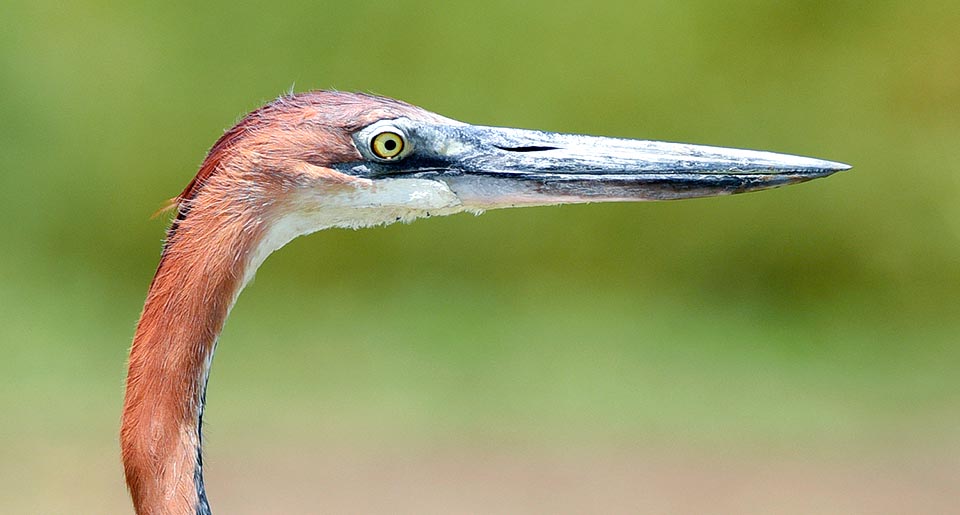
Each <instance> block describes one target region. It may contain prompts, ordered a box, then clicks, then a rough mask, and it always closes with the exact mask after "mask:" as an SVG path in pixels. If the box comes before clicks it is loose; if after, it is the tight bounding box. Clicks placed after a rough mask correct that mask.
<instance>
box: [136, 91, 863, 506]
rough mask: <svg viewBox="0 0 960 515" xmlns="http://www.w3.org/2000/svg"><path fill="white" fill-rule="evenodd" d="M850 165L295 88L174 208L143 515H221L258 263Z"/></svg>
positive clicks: (794, 178)
mask: <svg viewBox="0 0 960 515" xmlns="http://www.w3.org/2000/svg"><path fill="white" fill-rule="evenodd" d="M848 168H850V167H849V166H848V165H846V164H843V163H837V162H831V161H825V160H821V159H814V158H809V157H800V156H793V155H787V154H778V153H771V152H761V151H753V150H740V149H731V148H722V147H711V146H701V145H689V144H680V143H666V142H659V141H649V140H634V139H621V138H610V137H598V136H587V135H579V134H560V133H553V132H543V131H536V130H526V129H515V128H502V127H489V126H479V125H470V124H466V123H463V122H459V121H456V120H453V119H450V118H446V117H443V116H440V115H437V114H434V113H432V112H430V111H427V110H425V109H422V108H419V107H416V106H413V105H410V104H407V103H404V102H401V101H398V100H393V99H390V98H386V97H380V96H374V95H370V94H362V93H347V92H337V91H311V92H305V93H299V94H292V93H291V94H288V95H284V96H282V97H280V98H278V99H277V100H275V101H273V102H271V103H268V104H266V105H264V106H263V107H260V108H259V109H256V110H254V111H252V112H251V113H249V114H248V115H247V116H245V117H244V118H243V119H241V120H240V121H239V122H238V123H237V124H236V125H235V126H234V127H232V128H231V129H228V130H227V131H225V133H224V134H223V135H222V136H221V137H220V139H219V140H218V141H217V142H216V143H215V144H214V145H213V147H212V148H211V149H210V151H209V152H208V154H207V156H206V158H205V159H204V160H203V162H202V164H201V166H200V169H199V171H198V172H197V174H196V176H195V177H194V178H193V180H191V181H190V183H189V184H188V185H187V186H186V188H185V189H184V190H183V191H182V192H181V193H180V194H179V195H178V196H177V197H176V198H174V199H173V200H172V201H171V205H170V206H169V207H170V208H171V209H173V210H175V215H174V216H173V220H172V222H171V223H170V226H169V228H168V229H167V233H166V238H165V241H164V244H163V249H162V253H161V257H160V261H159V265H158V266H157V270H156V273H155V275H154V277H153V280H152V282H151V283H150V286H149V289H148V292H147V297H146V301H145V303H144V307H143V311H142V313H141V316H140V319H139V322H138V324H137V326H136V331H135V335H134V338H133V344H132V346H131V349H130V356H129V370H128V375H127V381H126V393H125V398H124V403H123V414H122V422H121V430H120V444H121V451H122V461H123V467H124V473H125V478H126V483H127V487H128V489H129V492H130V495H131V497H132V500H133V505H134V507H135V509H136V512H137V513H138V514H139V515H186V514H199V515H204V514H209V513H210V505H209V503H208V500H207V496H206V493H205V491H204V485H203V459H202V455H201V452H200V450H201V441H202V437H201V431H200V429H201V426H202V419H203V412H204V400H205V393H206V387H207V378H208V373H209V370H210V363H211V360H212V358H213V355H214V350H215V347H216V345H217V340H218V337H219V334H220V332H221V330H222V329H223V326H224V323H225V321H226V319H227V316H228V314H229V312H230V310H231V308H232V307H233V305H234V303H235V302H236V300H237V297H238V296H239V294H240V292H241V290H242V289H243V288H244V286H245V285H246V284H247V283H248V282H249V281H250V279H251V278H252V277H253V275H254V273H255V272H256V270H257V268H258V267H259V266H260V265H261V264H262V263H263V261H264V260H265V259H266V258H267V256H269V255H270V254H271V253H272V252H274V251H275V250H277V249H279V248H281V247H283V246H284V245H285V244H286V243H288V242H289V241H291V240H292V239H294V238H296V237H298V236H301V235H305V234H309V233H312V232H315V231H319V230H322V229H328V228H335V227H336V228H354V229H357V228H362V227H371V226H379V225H386V224H391V223H394V222H410V221H412V220H415V219H418V218H424V217H430V216H444V215H451V214H454V213H460V212H472V213H481V212H483V211H485V210H489V209H497V208H508V207H523V206H542V205H555V204H577V203H590V202H618V201H619V202H624V201H642V200H667V199H683V198H693V197H706V196H714V195H725V194H733V193H741V192H748V191H755V190H763V189H768V188H773V187H777V186H783V185H788V184H794V183H800V182H805V181H809V180H811V179H816V178H819V177H825V176H828V175H831V174H833V173H835V172H838V171H841V170H846V169H848Z"/></svg>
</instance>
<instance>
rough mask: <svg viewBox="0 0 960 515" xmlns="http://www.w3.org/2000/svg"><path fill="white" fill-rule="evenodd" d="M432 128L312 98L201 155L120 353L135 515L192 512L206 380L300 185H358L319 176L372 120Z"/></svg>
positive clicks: (260, 114) (410, 112)
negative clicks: (228, 323) (254, 261)
mask: <svg viewBox="0 0 960 515" xmlns="http://www.w3.org/2000/svg"><path fill="white" fill-rule="evenodd" d="M398 116H420V117H425V118H428V119H430V118H432V116H431V115H429V114H426V112H425V111H422V110H421V109H418V108H415V107H413V106H409V105H407V104H403V103H401V102H397V101H393V100H387V99H382V98H378V97H372V96H367V95H357V94H347V93H336V92H315V93H309V94H303V95H298V96H294V97H284V98H280V99H278V100H277V101H275V102H273V103H271V104H269V105H267V106H265V107H262V108H260V109H257V110H256V111H253V112H252V113H250V114H249V115H248V116H246V117H245V118H244V119H243V120H241V121H240V122H239V123H238V124H237V125H236V126H234V127H233V128H232V129H230V130H228V131H227V132H226V133H225V134H224V135H223V136H222V137H221V138H220V139H219V141H217V143H216V144H215V145H214V146H213V148H212V149H211V150H210V152H209V154H208V156H207V158H206V159H205V160H204V162H203V164H202V165H201V166H200V171H199V172H198V173H197V175H196V177H195V178H194V179H193V180H192V181H191V182H190V184H189V185H188V186H187V187H186V189H184V191H183V193H181V194H180V195H179V196H178V197H177V198H176V199H175V202H176V209H177V213H176V220H175V221H174V223H173V224H172V225H171V227H170V229H169V231H168V234H167V241H166V243H165V246H164V251H163V255H162V257H161V260H160V265H159V267H158V269H157V272H156V275H155V276H154V278H153V282H152V284H151V285H150V290H149V293H148V294H147V300H146V303H145V305H144V309H143V313H142V315H141V317H140V322H139V324H138V325H137V330H136V334H135V336H134V340H133V346H132V348H131V351H130V362H129V374H128V377H127V390H126V399H125V401H124V409H123V423H122V429H121V445H122V452H123V463H124V468H125V472H126V478H127V485H128V486H129V488H130V492H131V494H132V496H133V499H134V503H135V506H136V508H137V512H138V513H139V514H141V515H143V514H181V513H196V511H197V506H198V505H204V504H205V500H204V499H201V498H200V497H201V496H202V495H203V494H202V488H199V487H198V486H200V485H198V482H199V481H200V470H199V469H198V467H199V466H200V461H199V460H200V455H199V448H200V433H199V420H200V416H201V413H202V405H203V399H202V397H203V393H204V388H205V382H206V371H207V367H208V364H209V360H210V359H211V356H212V353H213V347H214V345H215V342H216V339H217V335H218V334H219V333H220V331H221V329H222V328H223V324H224V321H225V320H226V317H227V313H228V311H229V310H230V307H231V306H232V304H233V302H234V299H235V297H236V295H237V294H238V293H239V290H240V288H241V287H242V281H243V279H244V274H245V273H246V269H247V266H248V265H249V259H250V256H251V253H252V252H253V251H254V249H255V248H256V246H257V244H258V243H259V241H260V239H261V238H262V237H263V235H264V231H265V230H266V228H267V227H268V226H269V225H270V224H271V223H272V222H273V220H275V219H276V218H277V217H278V216H280V214H281V211H282V210H283V209H285V206H284V203H285V202H286V201H287V199H288V196H289V194H290V193H291V192H293V191H296V190H297V189H299V188H302V187H304V185H307V184H310V185H313V186H317V187H321V188H323V187H326V188H330V189H331V190H332V189H336V188H337V187H339V186H341V185H343V184H346V183H350V182H354V181H358V180H359V179H357V178H355V177H350V176H347V175H344V174H342V173H340V172H337V171H334V170H332V169H330V168H327V166H328V165H329V164H331V163H334V162H340V161H348V160H355V159H358V158H359V157H360V155H359V153H358V152H357V150H356V148H355V147H354V145H353V143H352V140H351V139H350V132H351V131H352V130H355V129H356V128H357V127H361V126H364V125H367V124H369V123H372V122H373V121H376V120H378V119H382V118H390V117H398Z"/></svg>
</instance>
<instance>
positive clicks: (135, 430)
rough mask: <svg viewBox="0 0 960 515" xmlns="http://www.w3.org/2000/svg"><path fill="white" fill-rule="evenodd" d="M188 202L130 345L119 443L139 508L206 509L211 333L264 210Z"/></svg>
mask: <svg viewBox="0 0 960 515" xmlns="http://www.w3.org/2000/svg"><path fill="white" fill-rule="evenodd" d="M242 212H244V211H243V210H241V209H223V206H220V208H218V209H212V208H204V207H203V206H202V205H196V206H194V207H193V208H192V209H191V210H190V212H189V213H184V212H181V215H180V216H179V217H178V220H177V221H175V222H174V225H173V226H172V227H171V229H170V232H169V233H168V238H167V244H166V246H165V248H164V252H163V256H162V257H161V260H160V265H159V267H158V269H157V273H156V275H155V276H154V279H153V282H152V284H151V286H150V290H149V292H148V294H147V299H146V303H145V305H144V308H143V313H142V314H141V316H140V321H139V323H138V324H137V330H136V334H135V336H134V340H133V346H132V348H131V350H130V362H129V372H128V376H127V388H126V397H125V399H124V410H123V421H122V427H121V436H120V439H121V447H122V451H123V464H124V470H125V473H126V480H127V485H128V488H129V489H130V493H131V496H132V497H133V503H134V506H135V508H136V511H137V513H138V514H139V515H153V514H157V515H159V514H163V515H181V514H183V515H187V514H189V515H194V514H205V513H209V506H208V505H207V500H206V495H205V493H204V489H203V474H202V472H203V471H202V459H201V455H200V445H201V435H200V425H201V419H202V417H203V405H204V396H205V392H206V382H207V374H208V372H209V368H210V362H211V359H212V358H213V352H214V348H215V345H216V341H217V337H218V336H219V334H220V331H221V330H222V328H223V325H224V322H225V321H226V318H227V314H228V313H229V311H230V308H231V307H232V306H233V303H234V301H235V299H236V297H237V295H238V294H239V293H240V290H241V289H242V287H243V283H244V279H245V278H246V276H247V275H248V274H247V268H248V267H249V266H250V261H251V259H250V255H251V253H252V252H253V249H254V248H255V246H256V245H257V242H258V241H259V240H260V237H261V234H262V230H261V225H262V223H261V219H260V218H258V217H256V216H254V215H250V214H247V215H237V214H235V213H242Z"/></svg>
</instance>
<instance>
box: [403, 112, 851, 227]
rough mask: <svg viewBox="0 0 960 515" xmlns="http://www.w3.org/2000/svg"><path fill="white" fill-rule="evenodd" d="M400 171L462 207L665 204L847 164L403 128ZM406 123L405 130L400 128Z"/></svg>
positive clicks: (517, 132)
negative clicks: (447, 192) (408, 147)
mask: <svg viewBox="0 0 960 515" xmlns="http://www.w3.org/2000/svg"><path fill="white" fill-rule="evenodd" d="M394 125H395V126H396V127H399V128H400V129H401V130H404V131H405V132H406V133H407V136H408V138H410V140H411V143H412V145H413V149H412V153H411V155H410V156H409V157H408V158H407V159H406V160H407V161H408V162H407V163H402V162H399V163H397V165H396V167H397V168H399V169H395V170H394V171H393V172H392V173H391V172H389V171H388V172H387V173H388V174H390V175H393V173H397V172H400V173H402V174H404V175H407V176H410V175H409V174H412V175H414V176H418V177H425V176H432V177H434V178H436V179H437V180H440V181H443V182H445V183H446V184H447V185H448V186H449V187H450V189H451V190H452V191H453V192H454V193H455V194H456V195H457V196H458V197H460V199H461V202H463V204H464V206H465V207H468V208H475V209H492V208H497V207H510V206H522V205H544V204H566V203H581V202H617V201H621V202H622V201H640V200H666V199H680V198H693V197H706V196H714V195H725V194H733V193H743V192H747V191H754V190H762V189H768V188H774V187H777V186H784V185H787V184H795V183H800V182H805V181H809V180H812V179H817V178H820V177H826V176H828V175H831V174H833V173H835V172H838V171H842V170H847V169H849V168H850V166H849V165H846V164H843V163H836V162H832V161H824V160H820V159H813V158H809V157H800V156H793V155H787V154H775V153H771V152H760V151H754V150H740V149H732V148H721V147H708V146H700V145H687V144H681V143H665V142H660V141H645V140H630V139H619V138H604V137H596V136H584V135H577V134H558V133H550V132H541V131H533V130H523V129H510V128H500V127H483V126H473V125H422V124H418V123H415V122H414V123H410V124H406V123H404V121H403V120H395V121H394ZM404 125H406V126H404Z"/></svg>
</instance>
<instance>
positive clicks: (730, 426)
mask: <svg viewBox="0 0 960 515" xmlns="http://www.w3.org/2000/svg"><path fill="white" fill-rule="evenodd" d="M958 26H960V10H958V9H957V8H956V2H955V0H949V1H926V2H920V3H906V2H895V1H885V0H881V1H878V2H872V3H864V2H854V1H837V2H814V1H807V0H803V1H795V2H761V1H757V0H737V1H731V2H706V1H697V0H689V1H675V2H665V1H647V2H627V1H610V2H600V3H596V2H583V3H579V4H571V5H567V4H563V3H556V2H505V1H497V0H495V1H492V2H488V3H485V4H483V5H482V6H479V5H478V4H466V3H464V4H458V3H436V2H336V3H333V2H330V3H325V2H280V3H276V2H275V3H271V4H269V5H267V4H253V3H247V4H243V3H227V2H200V3H196V2H184V1H171V2H159V3H153V4H150V3H123V2H52V1H43V0H40V1H29V2H26V1H23V2H21V1H13V2H6V3H5V4H4V6H3V7H0V91H2V92H3V94H2V95H0V117H2V122H3V123H2V125H0V169H2V173H0V196H2V198H0V200H2V202H0V215H2V216H0V218H2V220H3V221H4V222H3V223H4V225H3V227H4V233H5V238H4V240H5V243H4V245H3V250H2V252H0V305H2V309H0V341H2V345H3V349H4V354H5V358H4V359H3V360H2V361H0V392H2V393H0V402H3V404H4V408H5V412H6V414H7V415H6V416H5V417H4V419H3V420H2V421H0V437H2V438H3V441H4V442H7V443H5V444H3V445H0V462H8V463H11V462H15V461H22V460H25V459H29V458H27V456H28V453H27V451H26V450H25V449H28V448H29V449H33V450H34V451H36V450H37V449H38V448H39V449H40V450H41V451H43V450H44V449H46V450H48V451H49V450H50V449H56V448H58V446H62V447H65V448H70V447H71V446H78V445H80V446H89V448H90V449H105V450H106V451H105V452H112V451H113V449H114V448H115V446H114V443H113V442H114V441H115V430H116V425H117V420H118V412H119V406H120V399H121V395H122V381H123V376H124V367H125V364H124V359H125V354H126V349H127V345H128V343H129V340H130V337H131V335H132V333H133V327H134V324H135V322H136V318H137V315H138V313H139V309H140V306H141V305H142V301H143V297H144V294H145V291H146V287H147V285H148V283H149V280H150V277H151V275H152V272H153V270H154V267H155V265H156V261H157V257H158V255H159V249H160V241H161V237H162V233H163V227H164V224H165V221H164V220H151V219H150V215H151V213H153V212H154V211H155V210H156V209H157V208H158V207H159V206H160V205H161V204H162V203H163V201H164V200H165V199H166V198H168V197H171V196H173V195H175V194H176V193H178V192H179V191H180V189H181V188H182V186H183V185H184V184H186V183H187V182H188V181H189V180H190V178H191V177H192V175H193V173H194V172H195V171H196V167H197V165H198V164H199V162H200V161H201V159H202V158H203V156H204V153H205V151H206V149H207V148H209V146H210V145H211V144H212V143H213V141H215V140H216V138H217V137H218V136H219V134H220V133H221V131H222V130H224V129H226V128H228V127H229V126H230V125H231V124H232V123H233V122H234V121H235V120H237V118H238V117H239V116H241V115H242V114H243V113H245V112H246V111H248V110H250V109H252V108H254V107H256V106H258V105H260V104H261V103H263V102H266V101H269V100H270V99H271V98H273V97H275V96H277V95H279V94H281V93H282V92H285V91H288V90H290V89H291V88H292V89H295V90H297V91H300V90H307V89H341V90H358V91H367V92H374V93H378V94H384V95H388V96H393V97H396V98H400V99H404V100H406V101H409V102H412V103H415V104H418V105H421V106H423V107H425V108H427V109H430V110H433V111H436V112H438V113H441V114H444V115H446V116H450V117H453V118H457V119H460V120H463V121H468V122H472V123H481V124H489V125H505V126H517V127H529V128H540V129H545V130H553V131H565V132H582V133H592V134H602V135H614V136H623V137H638V138H652V139H663V140H673V141H689V142H695V143H702V144H713V145H723V146H735V147H744V148H760V149H769V150H774V151H780V152H787V153H796V154H805V155H814V156H817V157H822V158H826V159H832V160H838V161H844V162H848V163H851V164H853V165H854V167H855V168H854V170H852V171H851V172H848V173H843V174H839V175H837V176H834V177H831V178H829V179H825V180H821V181H816V182H813V183H809V184H805V185H801V186H795V187H789V188H785V189H780V190H775V191H770V192H764V193H758V194H748V195H743V196H737V197H730V198H716V199H702V200H696V201H682V202H675V203H658V204H634V205H594V206H569V207H563V208H539V209H526V210H508V211H502V212H491V213H487V214H485V215H483V216H482V217H480V218H474V217H471V216H466V215H460V216H455V217H450V218H445V219H432V220H426V221H420V222H417V223H415V224H413V225H410V226H403V225H400V226H391V227H387V228H381V229H372V230H364V231H359V232H351V231H327V232H324V233H321V234H318V235H314V236H311V237H309V238H304V239H301V240H298V241H296V242H294V243H292V244H291V245H289V246H288V248H286V249H284V250H282V251H281V252H279V253H278V254H277V255H275V256H273V257H271V258H270V259H269V260H268V261H267V263H266V264H265V266H264V267H263V268H262V269H261V271H260V273H259V276H258V279H257V282H256V283H255V284H253V285H252V286H251V287H249V288H248V290H247V291H246V292H245V293H244V295H243V296H242V297H241V299H240V302H239V303H238V306H237V308H236V309H235V311H234V314H233V316H232V318H231V320H230V322H229V323H228V326H227V329H226V332H225V334H224V336H223V339H222V345H221V347H220V351H219V354H218V357H217V360H216V366H215V367H214V373H213V380H212V381H211V390H210V395H209V400H210V403H211V404H210V411H209V415H208V417H209V420H210V421H211V422H212V424H214V427H215V428H217V429H216V431H217V432H218V433H219V434H220V435H221V438H223V439H227V440H229V439H231V438H237V439H242V438H244V435H247V436H249V438H250V439H251V440H255V439H256V435H258V434H262V433H263V432H266V430H267V429H269V430H270V431H272V434H274V435H277V434H280V435H285V437H286V438H288V439H291V440H293V441H295V440H296V438H298V435H299V438H308V436H304V434H305V431H307V430H310V431H314V432H316V431H320V432H323V431H326V432H328V433H331V434H344V435H350V434H352V435H354V437H356V438H395V437H397V435H400V436H402V437H409V438H416V437H425V438H451V439H457V438H470V437H471V436H470V435H474V436H473V437H475V438H485V437H492V438H507V439H518V440H520V441H533V440H537V441H540V440H545V441H570V440H573V441H580V442H584V441H586V442H600V441H607V440H617V441H634V440H650V439H654V440H655V439H657V438H660V439H666V440H670V439H674V440H676V441H681V440H683V441H695V442H707V443H709V442H725V443H726V444H730V445H734V444H739V445H761V446H762V445H771V446H777V445H792V443H796V442H807V444H809V445H815V444H816V445H825V446H827V448H833V447H831V446H842V445H866V446H870V445H876V446H877V447H878V448H879V447H883V446H884V445H887V444H888V443H889V442H893V441H902V440H904V439H906V440H918V441H919V440H925V439H929V438H933V439H937V438H939V439H940V440H942V441H944V442H947V443H948V444H951V445H952V444H955V443H956V442H955V440H953V439H955V435H956V430H957V429H958V428H960V425H958V423H960V419H958V416H957V413H958V409H957V408H960V394H958V391H960V389H958V387H960V379H958V376H957V374H956V373H955V371H954V369H955V363H957V359H958V358H960V351H958V349H957V345H956V344H957V334H960V302H958V300H960V299H958V297H960V203H958V202H957V198H958V194H960V173H958V169H957V164H956V163H957V159H956V154H957V148H958V142H960V61H958V60H957V49H958V48H960V32H958V31H957V29H956V28H957V27H958ZM317 428H320V429H317ZM356 435H359V436H356ZM477 435H479V436H477ZM484 435H486V436H484ZM491 435H492V436H491ZM678 435H679V436H678ZM13 442H19V443H18V444H17V445H14V444H13ZM757 442H765V443H759V444H758V443H757ZM817 442H819V443H817ZM8 444H9V445H8ZM50 452H54V451H50ZM98 452H99V451H98ZM217 452H227V450H226V449H225V448H223V449H218V451H217ZM235 452H241V451H240V450H237V451H235ZM212 459H214V460H215V459H216V457H215V456H214V457H213V458H212ZM115 461H116V460H115ZM107 463H109V462H107ZM27 470H28V471H31V470H33V471H34V472H35V473H36V474H41V473H43V471H45V470H47V469H46V468H43V467H41V466H39V465H37V466H36V467H35V468H28V469H27ZM93 475H94V476H96V477H100V478H107V479H105V480H103V481H104V483H105V484H108V485H109V488H111V489H112V490H110V496H111V497H110V498H111V499H121V500H122V496H123V492H122V486H121V483H120V482H119V478H120V474H119V469H118V467H111V468H108V469H107V470H103V471H96V473H95V474H93ZM0 480H2V481H3V482H5V483H6V484H13V485H21V486H23V487H24V488H23V489H22V490H21V494H22V495H21V497H20V498H18V499H20V500H19V501H16V502H20V503H22V504H15V506H20V507H21V508H22V507H24V506H35V505H34V504H31V503H32V502H33V501H31V499H33V497H31V496H32V495H34V494H37V495H39V494H38V493H37V491H36V490H34V489H31V488H30V487H27V486H26V485H30V484H33V483H34V481H33V480H32V479H31V476H30V473H28V474H27V475H18V474H17V473H16V472H14V471H12V470H7V469H4V468H2V467H0ZM38 482H39V481H38ZM32 488H37V487H32ZM94 499H96V498H94ZM91 502H93V503H94V504H92V505H93V506H96V504H95V503H96V502H97V501H96V500H94V501H91ZM45 511H46V510H40V512H45ZM91 511H97V510H93V509H91Z"/></svg>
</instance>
